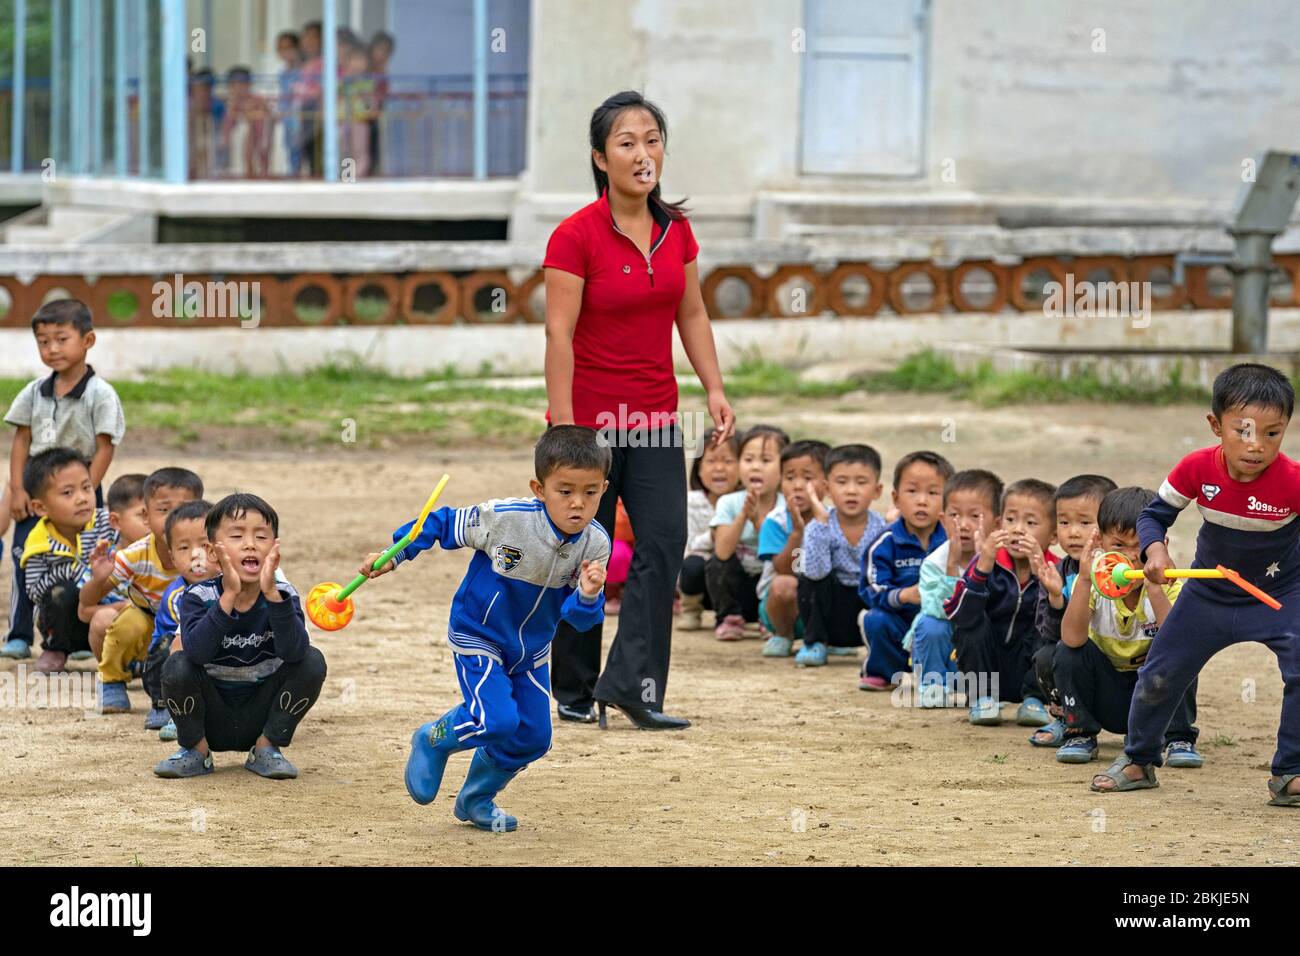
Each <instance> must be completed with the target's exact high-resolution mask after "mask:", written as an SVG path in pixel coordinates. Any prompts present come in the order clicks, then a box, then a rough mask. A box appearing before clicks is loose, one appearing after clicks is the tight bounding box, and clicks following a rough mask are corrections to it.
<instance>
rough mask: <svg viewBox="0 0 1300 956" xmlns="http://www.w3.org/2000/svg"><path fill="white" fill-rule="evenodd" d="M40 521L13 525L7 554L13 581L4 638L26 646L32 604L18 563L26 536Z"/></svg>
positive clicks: (34, 520)
mask: <svg viewBox="0 0 1300 956" xmlns="http://www.w3.org/2000/svg"><path fill="white" fill-rule="evenodd" d="M40 520H41V519H40V518H37V517H31V518H24V519H23V520H22V521H19V522H18V523H17V524H15V525H14V539H13V542H12V544H11V546H10V549H9V554H10V555H11V556H12V557H13V559H14V580H13V588H12V590H11V591H10V592H9V633H8V635H7V636H6V637H5V640H6V641H12V640H13V639H14V638H17V639H18V640H20V641H26V642H27V643H28V644H30V643H32V627H33V622H32V612H33V609H32V602H31V599H30V598H28V597H27V575H25V574H24V573H23V569H22V567H21V566H20V565H19V564H18V561H19V559H20V558H22V556H23V545H24V544H26V543H27V536H28V535H29V534H31V531H32V529H33V528H35V527H36V522H38V521H40Z"/></svg>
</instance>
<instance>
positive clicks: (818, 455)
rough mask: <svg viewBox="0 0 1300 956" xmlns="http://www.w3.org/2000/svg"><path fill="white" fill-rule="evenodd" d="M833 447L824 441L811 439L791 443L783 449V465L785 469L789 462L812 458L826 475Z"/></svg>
mask: <svg viewBox="0 0 1300 956" xmlns="http://www.w3.org/2000/svg"><path fill="white" fill-rule="evenodd" d="M830 450H831V446H830V445H828V444H826V442H824V441H817V440H815V439H810V440H807V441H796V442H791V443H790V444H788V445H786V446H785V447H784V448H782V449H781V465H782V466H783V467H784V465H785V463H786V462H787V461H794V459H796V458H811V459H812V460H813V461H815V462H817V467H818V468H820V469H821V470H822V474H823V475H825V474H826V456H827V455H828V454H830Z"/></svg>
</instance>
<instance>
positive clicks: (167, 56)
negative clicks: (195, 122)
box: [159, 0, 189, 183]
mask: <svg viewBox="0 0 1300 956" xmlns="http://www.w3.org/2000/svg"><path fill="white" fill-rule="evenodd" d="M185 41H186V35H185V0H162V33H161V34H160V36H159V43H160V45H161V47H162V50H161V53H162V75H161V77H160V81H159V86H161V87H162V97H163V104H162V124H163V125H162V142H163V179H165V180H166V181H167V182H169V183H183V182H185V180H186V179H187V177H188V175H189V166H188V162H189V127H188V124H187V123H186V116H185V110H186V107H187V102H186V101H187V99H188V98H189V77H187V76H186V75H185V47H186V42H185Z"/></svg>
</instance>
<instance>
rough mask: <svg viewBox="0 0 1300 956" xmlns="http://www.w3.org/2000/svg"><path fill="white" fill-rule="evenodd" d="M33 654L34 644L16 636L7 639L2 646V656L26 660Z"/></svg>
mask: <svg viewBox="0 0 1300 956" xmlns="http://www.w3.org/2000/svg"><path fill="white" fill-rule="evenodd" d="M31 656H32V645H30V644H28V643H27V642H26V641H24V640H22V639H21V638H17V637H15V638H14V639H13V640H11V641H5V642H4V645H3V646H0V657H9V658H12V659H13V660H16V661H25V660H27V658H29V657H31Z"/></svg>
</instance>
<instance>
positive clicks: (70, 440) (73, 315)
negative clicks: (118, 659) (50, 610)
mask: <svg viewBox="0 0 1300 956" xmlns="http://www.w3.org/2000/svg"><path fill="white" fill-rule="evenodd" d="M32 334H33V335H34V336H35V337H36V348H37V350H38V351H39V352H40V356H41V362H42V363H44V364H45V365H46V366H48V367H49V368H50V369H51V370H52V371H51V374H50V375H48V376H47V377H45V378H38V379H34V380H32V381H31V382H29V383H28V384H27V385H26V386H25V387H24V388H23V390H22V391H20V392H19V393H18V395H17V396H16V397H15V398H14V400H13V404H12V405H10V406H9V411H8V412H6V413H5V421H6V422H8V423H9V424H11V425H13V426H14V427H15V431H14V439H13V444H12V445H11V446H10V448H9V485H10V494H11V500H10V502H9V511H10V515H11V516H12V517H13V520H14V522H15V526H14V535H13V540H12V542H11V547H12V551H11V553H12V554H13V559H14V590H13V595H14V596H13V599H12V600H11V602H10V604H11V607H10V612H9V636H8V637H7V638H6V639H5V642H4V644H3V646H0V657H12V658H16V659H22V658H26V657H30V656H31V644H32V605H31V603H30V602H29V601H28V599H27V594H28V589H27V588H26V587H25V585H24V584H23V564H22V560H21V559H22V555H23V542H25V541H26V540H27V535H28V533H29V532H30V531H31V530H32V528H33V527H34V526H35V525H36V521H37V519H38V517H39V515H37V514H36V512H35V510H34V509H33V508H32V506H31V499H30V497H29V495H28V493H27V491H26V488H25V485H24V482H23V473H24V469H25V468H26V466H27V462H28V460H29V459H31V458H32V457H34V456H36V455H39V454H40V453H41V452H43V451H48V450H49V449H51V448H69V449H72V450H73V451H75V452H76V453H77V454H78V455H80V456H81V458H82V459H83V460H85V461H87V462H89V463H90V481H91V487H92V488H94V490H95V506H96V507H102V506H103V504H104V498H103V492H102V491H101V490H100V482H101V481H102V480H103V478H104V475H105V474H106V473H107V472H108V466H109V465H110V464H111V463H112V461H113V451H114V449H115V447H116V446H117V444H118V443H119V442H120V441H121V440H122V436H123V434H125V432H126V420H125V418H124V417H123V415H122V403H121V402H120V401H119V400H118V397H117V392H115V391H114V390H113V386H111V385H109V384H108V383H107V382H105V381H104V380H103V379H102V378H100V377H99V376H98V375H96V374H95V370H94V369H93V368H91V367H90V366H89V365H87V364H86V355H87V353H89V351H90V350H91V348H93V347H94V345H95V327H94V323H93V322H92V321H91V318H90V310H89V309H88V308H86V306H85V304H84V303H82V302H78V301H77V300H76V299H60V300H57V301H55V302H47V303H45V305H43V306H41V307H40V309H38V310H37V312H36V314H35V315H34V316H32ZM73 610H74V613H75V610H76V609H75V608H74V609H73ZM44 650H45V651H48V653H42V654H41V657H40V659H39V660H38V661H37V662H36V666H37V669H39V670H41V671H43V672H49V671H51V670H57V669H60V668H62V666H63V662H64V661H65V660H66V655H63V656H60V654H61V653H62V652H59V651H50V650H49V649H48V648H45V649H44ZM85 650H89V648H85ZM56 663H57V665H58V666H57V667H55V666H54V665H55V664H56Z"/></svg>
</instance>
